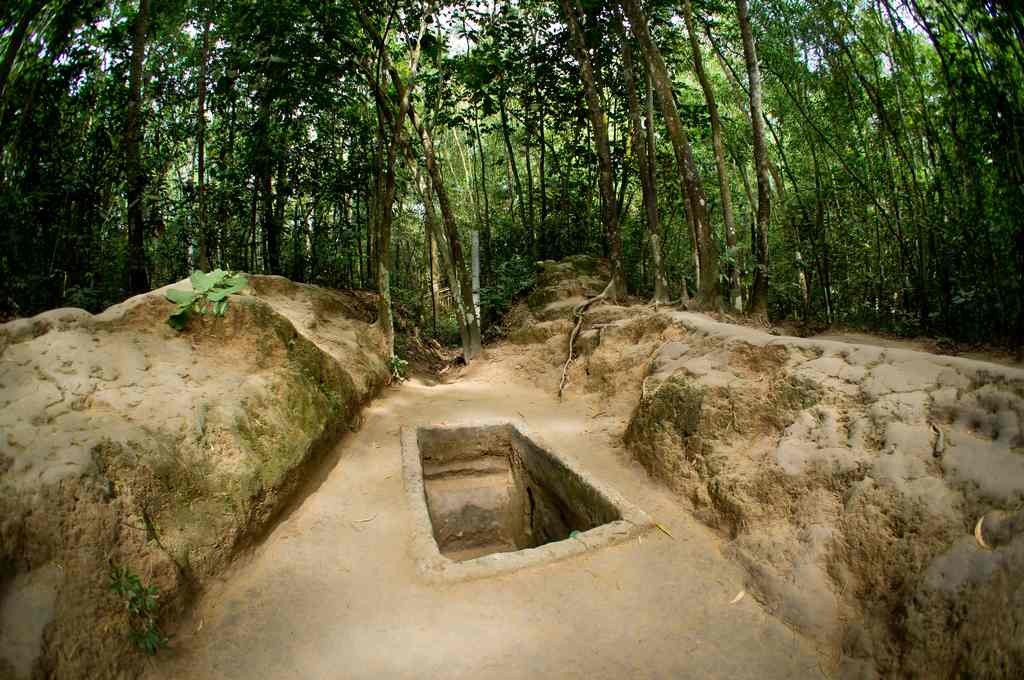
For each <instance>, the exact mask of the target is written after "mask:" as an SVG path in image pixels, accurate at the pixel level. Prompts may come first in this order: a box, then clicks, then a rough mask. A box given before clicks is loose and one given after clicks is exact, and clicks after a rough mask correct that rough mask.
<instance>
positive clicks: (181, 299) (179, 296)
mask: <svg viewBox="0 0 1024 680" xmlns="http://www.w3.org/2000/svg"><path fill="white" fill-rule="evenodd" d="M164 297H166V298H167V299H168V300H170V301H171V302H176V303H178V304H179V305H190V304H192V302H193V301H194V300H195V299H196V294H195V293H193V292H191V291H187V290H180V289H178V288H170V289H168V290H167V291H165V292H164Z"/></svg>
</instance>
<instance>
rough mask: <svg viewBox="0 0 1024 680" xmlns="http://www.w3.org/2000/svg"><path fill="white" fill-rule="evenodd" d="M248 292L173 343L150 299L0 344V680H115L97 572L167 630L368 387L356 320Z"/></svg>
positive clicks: (113, 608)
mask: <svg viewBox="0 0 1024 680" xmlns="http://www.w3.org/2000/svg"><path fill="white" fill-rule="evenodd" d="M176 285H178V286H181V285H187V284H176ZM251 288H252V289H251V290H250V291H249V294H247V295H243V296H235V297H232V299H231V300H232V302H231V307H230V309H229V311H228V313H227V316H226V317H225V318H222V319H214V318H196V319H194V320H193V321H192V322H191V323H190V326H189V327H188V328H187V329H186V330H185V331H184V332H182V333H178V332H176V331H174V330H171V329H170V328H169V327H168V326H167V325H166V323H165V320H166V317H167V314H168V313H169V310H170V308H171V305H170V303H167V302H166V301H165V300H164V299H163V294H162V291H154V292H152V293H149V294H146V295H142V296H139V297H136V298H133V299H131V300H128V301H127V302H125V303H123V304H121V305H117V306H115V307H112V308H110V309H108V310H107V311H105V312H104V313H102V314H100V315H97V316H92V315H90V314H88V313H86V312H83V311H81V310H74V309H61V310H54V311H51V312H47V313H45V314H41V315H39V316H37V317H34V318H31V319H23V320H19V321H15V322H11V323H8V324H5V325H3V326H0V407H2V410H0V432H2V435H0V677H4V678H6V677H13V678H22V677H41V676H46V677H68V678H70V677H117V676H119V675H120V674H124V673H129V674H130V673H131V672H132V671H133V670H134V669H136V668H137V667H138V666H139V663H140V661H141V656H140V654H139V652H138V651H137V650H136V649H135V647H134V645H132V643H131V642H129V640H128V636H129V633H130V630H131V628H132V625H133V624H132V621H131V620H130V617H129V615H128V613H127V612H126V607H125V602H124V601H123V600H122V599H119V598H118V597H117V596H115V595H114V594H113V593H112V592H111V590H110V587H109V580H110V574H111V573H112V570H113V569H114V568H125V567H126V568H128V569H129V570H130V571H131V572H132V573H134V574H137V575H138V577H139V578H140V580H141V582H142V583H143V584H145V585H150V586H155V587H157V588H158V589H159V591H160V597H159V600H158V607H159V613H160V615H161V617H162V618H163V619H165V620H166V619H167V618H173V617H174V616H175V614H176V613H178V612H180V611H181V609H182V608H183V607H184V606H185V605H186V603H187V602H188V600H189V598H190V597H191V596H192V595H193V594H194V593H195V592H196V590H197V588H198V587H199V586H200V585H201V584H202V583H203V582H204V580H206V579H208V578H209V577H210V576H211V575H213V574H216V573H217V572H218V571H220V570H221V569H223V567H224V566H225V565H226V564H227V563H228V562H229V561H230V559H231V558H232V557H233V556H234V555H235V554H237V553H238V551H239V550H240V549H242V548H244V547H245V546H246V545H248V544H249V543H250V542H252V541H253V540H255V539H256V538H258V537H259V536H260V535H261V533H262V532H263V531H265V530H266V528H267V527H268V526H269V524H270V522H271V521H272V520H273V519H274V517H275V514H276V513H277V512H279V510H280V509H281V507H282V504H283V503H284V502H285V501H286V500H287V499H288V498H289V496H290V495H291V494H292V493H293V491H294V490H295V489H296V487H297V485H298V484H299V482H300V481H301V479H302V478H303V474H304V471H305V470H306V469H307V467H308V466H309V465H310V464H311V463H312V462H313V461H315V459H316V458H317V456H318V455H319V454H320V452H321V451H322V450H323V449H325V448H326V447H328V446H330V445H332V444H333V443H334V442H335V441H336V439H337V438H338V436H339V435H340V433H341V432H342V431H343V430H345V429H346V428H347V427H349V426H351V425H353V424H354V423H355V422H357V419H358V418H359V412H360V408H361V406H362V405H363V404H364V403H365V402H366V401H367V400H369V399H370V398H371V397H372V396H373V395H374V394H376V393H377V392H378V391H379V389H380V388H381V387H382V386H383V385H384V384H385V383H386V380H387V377H388V369H387V366H386V364H385V361H384V359H383V351H382V346H381V341H380V337H379V335H378V333H377V332H376V331H375V330H374V328H373V327H372V326H371V324H370V322H371V321H372V320H373V316H374V311H373V301H372V300H370V299H368V298H363V297H359V296H356V295H354V294H349V293H341V292H334V291H327V290H324V289H319V288H316V287H313V286H304V285H299V284H294V283H292V282H290V281H287V280H285V279H281V278H279V277H260V276H257V277H252V279H251Z"/></svg>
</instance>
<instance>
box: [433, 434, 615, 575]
mask: <svg viewBox="0 0 1024 680" xmlns="http://www.w3.org/2000/svg"><path fill="white" fill-rule="evenodd" d="M417 439H418V445H419V450H420V460H421V463H422V466H423V481H424V486H425V489H426V497H427V498H426V500H427V510H428V513H429V515H430V521H431V524H432V525H433V530H434V538H435V540H436V541H437V545H438V547H439V548H440V550H441V553H442V554H443V555H445V556H446V557H448V558H450V559H453V560H456V561H462V560H468V559H473V558H475V557H480V556H482V555H488V554H491V553H497V552H511V551H514V550H522V549H524V548H534V547H537V546H540V545H544V544H545V543H552V542H555V541H561V540H564V539H567V538H569V537H570V534H572V533H573V532H577V531H578V532H583V531H587V530H588V529H593V528H594V527H597V526H600V525H602V524H605V523H608V522H614V521H616V520H618V519H621V516H620V514H619V512H618V510H616V509H615V507H614V505H612V503H611V502H610V501H609V500H608V499H607V498H605V497H604V496H603V495H602V494H601V493H600V492H598V491H597V490H596V489H594V488H593V487H592V486H591V485H590V484H588V483H587V482H586V481H585V480H583V479H581V478H580V477H579V476H578V475H577V474H575V473H574V472H573V471H572V470H570V469H569V468H567V467H566V466H565V465H564V464H563V463H562V462H561V461H560V460H559V459H558V458H557V457H555V456H554V455H552V454H551V453H550V452H548V451H546V450H544V449H542V448H540V447H539V446H537V445H536V444H534V443H533V442H532V441H530V440H529V439H528V438H526V437H524V436H523V435H522V434H520V433H519V432H518V431H517V430H516V429H515V428H513V427H512V426H509V425H499V426H493V427H483V428H480V427H472V428H462V429H457V430H452V429H431V428H421V429H420V430H419V431H418V433H417Z"/></svg>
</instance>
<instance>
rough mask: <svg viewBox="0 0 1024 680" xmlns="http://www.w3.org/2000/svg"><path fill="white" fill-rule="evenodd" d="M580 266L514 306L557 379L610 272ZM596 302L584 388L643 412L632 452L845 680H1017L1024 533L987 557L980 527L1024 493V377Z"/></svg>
mask: <svg viewBox="0 0 1024 680" xmlns="http://www.w3.org/2000/svg"><path fill="white" fill-rule="evenodd" d="M577 268H578V267H577V264H576V263H575V262H561V263H543V264H542V270H543V271H542V274H541V277H540V282H541V285H542V287H543V289H542V290H539V291H537V292H535V293H534V294H533V295H532V296H531V297H530V298H529V299H528V300H527V302H526V303H525V304H524V305H522V306H521V307H520V308H519V309H518V310H516V313H515V314H516V316H515V318H516V319H517V322H518V323H519V324H521V325H522V329H521V330H513V332H512V335H511V338H512V339H513V340H516V339H519V338H522V339H523V340H525V341H526V342H531V341H532V342H534V343H538V341H541V340H542V341H543V342H542V343H538V344H534V345H532V346H528V348H527V350H526V351H525V352H524V353H523V356H522V357H521V358H520V359H519V361H520V362H521V366H522V367H523V369H524V370H525V371H528V372H529V373H531V374H532V375H533V376H534V380H535V381H536V382H537V383H538V384H540V385H541V386H543V387H544V388H545V389H553V390H554V389H557V382H558V368H557V367H558V366H560V363H561V362H562V361H564V359H565V356H566V349H567V348H566V345H567V340H568V329H567V328H566V324H565V322H564V319H567V318H568V317H567V316H565V315H564V312H565V311H566V310H568V312H569V314H571V310H572V308H573V306H574V305H575V304H576V303H578V302H579V301H582V299H583V298H582V294H583V292H584V290H585V289H586V288H587V286H588V281H589V279H590V278H591V277H592V273H593V272H594V271H599V268H600V265H599V263H589V264H587V265H586V266H585V267H583V268H582V270H581V271H579V272H577ZM574 277H577V278H579V281H580V282H577V283H573V279H574ZM591 288H596V286H591ZM592 310H593V311H591V312H588V313H587V320H588V321H587V324H586V325H585V326H584V332H583V334H581V340H582V342H581V343H580V346H579V347H578V351H580V352H581V353H582V356H581V358H580V359H579V360H578V361H577V362H575V363H574V365H573V366H572V368H571V370H570V376H569V385H570V387H569V390H568V391H567V394H566V398H567V399H572V398H573V396H574V394H575V395H577V396H578V395H580V394H581V393H585V392H599V393H601V394H602V395H604V397H605V398H606V403H607V405H608V406H607V408H608V410H609V411H618V412H620V413H622V414H629V415H628V423H627V425H626V428H625V431H624V434H623V440H624V442H625V444H626V446H627V448H628V450H629V452H630V454H631V455H632V457H633V458H634V459H635V460H637V461H639V462H640V463H641V464H642V465H643V466H644V467H645V468H646V469H647V470H648V472H649V473H650V475H651V476H652V477H654V478H655V479H658V480H659V481H661V482H663V483H664V484H666V485H667V486H668V487H670V488H671V489H673V490H674V491H675V492H676V493H677V494H678V496H679V498H680V500H681V501H682V502H683V503H684V504H685V505H686V506H687V507H688V508H689V509H690V510H691V512H692V513H693V514H694V515H695V516H696V517H698V518H700V519H701V520H702V521H703V522H705V523H706V524H708V525H710V526H712V527H714V528H716V529H718V530H719V531H721V532H722V534H723V535H724V536H725V537H727V538H728V539H729V540H730V543H729V547H728V548H727V552H728V554H730V555H731V556H732V557H733V558H734V559H735V560H736V561H737V562H739V563H740V564H741V565H743V567H744V568H745V569H746V572H747V574H748V589H749V590H750V591H751V592H752V593H754V594H755V596H756V597H757V598H758V599H759V600H761V601H762V602H763V603H764V604H765V605H766V606H767V607H768V608H769V610H770V611H773V612H774V613H775V614H776V615H778V616H779V617H780V618H782V619H783V620H784V621H786V622H787V623H789V624H790V625H792V626H793V627H794V628H796V629H798V630H800V631H801V632H803V633H805V634H807V635H809V636H811V637H813V638H814V639H816V640H817V641H818V643H819V645H821V649H822V651H823V652H824V653H825V655H826V657H828V666H829V669H828V670H829V672H830V673H834V674H836V675H838V676H841V677H858V678H859V677H868V678H869V677H876V676H878V675H884V676H888V675H893V674H895V675H901V674H909V675H913V676H919V677H947V676H950V675H956V674H967V675H969V676H972V677H1019V675H1020V673H1021V669H1022V668H1024V587H1022V580H1024V578H1022V576H1021V575H1022V574H1024V536H1019V535H1018V536H1016V537H1011V539H1010V540H1009V541H1008V542H1004V543H1003V544H1002V545H999V546H997V547H995V549H994V550H986V549H985V548H984V547H982V546H981V545H979V543H978V542H977V541H976V539H975V537H974V536H973V531H974V528H975V525H976V522H977V520H978V519H979V518H980V517H982V516H983V515H987V513H991V512H993V511H1007V512H1012V511H1015V510H1017V509H1019V508H1020V505H1021V502H1022V501H1024V438H1022V433H1021V426H1022V422H1024V371H1020V370H1016V369H1013V368H1008V367H1004V366H999V365H995V364H989V363H984V362H978V361H970V360H966V359H957V358H953V357H943V356H937V355H930V354H923V353H918V352H912V351H906V350H900V349H891V348H881V347H871V346H864V345H855V344H847V343H840V342H829V341H823V340H815V339H807V340H804V339H799V338H788V337H777V336H772V335H769V334H767V333H764V332H762V331H758V330H754V329H750V328H745V327H740V326H734V325H728V324H722V323H717V322H715V321H713V320H711V319H709V318H707V317H705V316H703V315H698V314H689V313H684V312H677V311H671V310H667V309H665V308H662V309H660V310H658V309H654V308H652V307H649V306H642V305H637V306H631V307H616V306H611V305H603V306H597V307H594V308H592ZM555 324H561V325H559V326H557V327H556V326H555ZM537 327H540V328H544V329H545V331H544V332H543V333H538V331H537V330H536V328H537ZM549 327H550V330H551V332H548V331H547V329H548V328H549ZM541 336H543V337H541ZM981 531H982V534H983V535H984V531H985V525H984V524H983V525H982V529H981Z"/></svg>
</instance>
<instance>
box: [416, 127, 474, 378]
mask: <svg viewBox="0 0 1024 680" xmlns="http://www.w3.org/2000/svg"><path fill="white" fill-rule="evenodd" d="M409 122H410V123H411V124H412V126H413V128H414V129H415V130H416V133H417V134H418V135H419V138H420V143H421V144H422V146H423V158H424V161H425V164H426V166H427V174H428V175H429V176H430V180H431V184H432V186H433V189H434V196H435V197H436V198H437V205H438V207H439V208H440V210H441V223H442V225H443V227H444V228H443V230H442V232H441V234H440V235H442V236H443V239H442V238H438V241H439V242H440V243H442V245H443V246H444V249H447V250H448V253H450V255H449V258H448V262H450V266H449V283H450V284H451V289H452V297H453V298H454V300H455V305H456V307H458V310H457V316H458V318H459V319H460V321H462V323H460V329H459V331H460V335H461V336H462V351H463V354H464V357H465V360H466V363H469V362H470V361H471V360H473V359H474V358H476V357H477V356H479V355H480V353H481V352H482V351H483V350H482V346H481V340H480V318H479V316H478V315H477V313H476V309H475V307H474V305H473V282H472V281H471V280H470V278H469V277H468V276H466V261H465V257H464V256H463V253H462V243H461V241H460V240H459V229H458V225H457V224H456V222H455V213H454V212H453V211H452V206H451V202H450V201H449V200H448V191H447V189H446V188H445V184H444V177H443V176H442V174H441V168H440V166H439V165H438V162H437V154H436V153H435V151H434V140H433V138H432V137H431V136H430V130H428V129H427V127H426V125H424V124H421V123H420V121H419V120H418V119H417V116H416V111H415V109H414V108H412V107H409ZM453 277H454V278H453Z"/></svg>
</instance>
